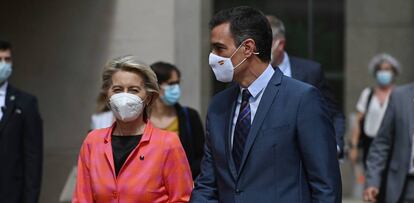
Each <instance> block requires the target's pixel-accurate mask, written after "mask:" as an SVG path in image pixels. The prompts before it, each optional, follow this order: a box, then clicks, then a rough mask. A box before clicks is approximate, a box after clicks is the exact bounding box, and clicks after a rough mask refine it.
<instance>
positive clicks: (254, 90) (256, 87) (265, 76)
mask: <svg viewBox="0 0 414 203" xmlns="http://www.w3.org/2000/svg"><path fill="white" fill-rule="evenodd" d="M274 72H275V71H274V70H273V67H272V66H271V65H270V64H269V65H268V66H267V68H266V69H265V71H263V73H262V74H261V75H260V76H259V77H258V78H257V79H256V80H255V81H254V82H253V83H252V84H251V85H250V86H249V87H248V88H247V89H248V90H249V92H250V94H251V95H252V97H253V98H256V97H257V95H259V93H260V92H261V91H262V90H263V89H264V88H265V87H266V86H267V84H268V83H269V81H270V79H271V78H272V76H273V73H274ZM243 89H245V88H241V87H240V92H242V91H243Z"/></svg>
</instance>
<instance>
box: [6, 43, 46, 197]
mask: <svg viewBox="0 0 414 203" xmlns="http://www.w3.org/2000/svg"><path fill="white" fill-rule="evenodd" d="M11 73H12V46H11V44H10V43H9V42H7V41H2V40H0V106H1V109H2V111H1V112H0V118H1V121H0V160H1V161H2V166H1V167H0V170H1V173H0V202H7V203H22V202H25V203H29V202H33V203H35V202H38V201H39V194H40V185H41V176H42V159H43V129H42V119H41V117H40V114H39V111H38V106H37V99H36V97H34V96H32V95H30V94H28V93H25V92H23V91H20V90H18V89H16V88H14V87H13V86H12V85H10V84H9V83H8V81H7V80H8V78H9V77H10V75H11Z"/></svg>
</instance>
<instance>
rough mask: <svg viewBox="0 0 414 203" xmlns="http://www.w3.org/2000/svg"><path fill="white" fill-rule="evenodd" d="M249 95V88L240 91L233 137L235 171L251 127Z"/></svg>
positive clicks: (238, 165)
mask: <svg viewBox="0 0 414 203" xmlns="http://www.w3.org/2000/svg"><path fill="white" fill-rule="evenodd" d="M250 97H251V95H250V92H249V90H247V89H244V90H243V92H242V103H241V105H240V111H239V116H238V117H237V122H236V127H235V128H234V138H233V151H232V154H233V159H234V163H235V164H236V169H237V171H238V170H239V168H240V164H241V159H242V157H243V150H244V145H245V143H246V139H247V135H248V134H249V131H250V127H251V125H252V124H251V122H250V121H251V116H250V115H251V112H250V104H249V98H250Z"/></svg>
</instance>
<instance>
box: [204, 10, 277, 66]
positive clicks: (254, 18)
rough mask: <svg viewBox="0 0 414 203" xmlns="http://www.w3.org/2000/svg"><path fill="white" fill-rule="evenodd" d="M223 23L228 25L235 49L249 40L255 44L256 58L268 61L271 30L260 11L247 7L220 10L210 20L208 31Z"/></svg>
mask: <svg viewBox="0 0 414 203" xmlns="http://www.w3.org/2000/svg"><path fill="white" fill-rule="evenodd" d="M223 23H229V24H230V32H231V34H232V35H233V39H234V43H235V44H236V46H237V47H238V46H240V44H241V43H242V42H243V41H244V40H246V39H248V38H251V39H253V40H254V41H255V43H256V47H257V50H255V51H256V52H259V54H258V57H259V58H260V59H261V60H262V61H264V62H268V61H270V52H271V49H272V48H271V47H272V29H271V28H270V25H269V22H268V20H267V19H266V17H265V16H264V15H263V13H262V12H261V11H259V10H257V9H254V8H251V7H248V6H240V7H234V8H230V9H226V10H221V11H219V12H218V13H216V14H215V15H214V16H213V18H212V19H211V21H210V29H211V30H212V29H213V28H215V27H216V26H219V25H221V24H223Z"/></svg>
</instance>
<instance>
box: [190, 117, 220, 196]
mask: <svg viewBox="0 0 414 203" xmlns="http://www.w3.org/2000/svg"><path fill="white" fill-rule="evenodd" d="M209 135H210V133H209V116H208V115H207V120H206V135H205V143H204V156H203V159H202V160H201V167H200V175H199V176H198V177H197V179H196V181H195V188H194V190H193V192H192V194H191V199H190V202H192V203H198V202H209V203H213V202H217V203H218V202H219V201H218V195H217V183H216V174H215V170H214V168H215V166H214V160H213V156H212V152H211V140H210V139H211V138H210V136H209Z"/></svg>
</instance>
